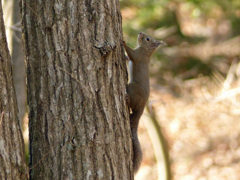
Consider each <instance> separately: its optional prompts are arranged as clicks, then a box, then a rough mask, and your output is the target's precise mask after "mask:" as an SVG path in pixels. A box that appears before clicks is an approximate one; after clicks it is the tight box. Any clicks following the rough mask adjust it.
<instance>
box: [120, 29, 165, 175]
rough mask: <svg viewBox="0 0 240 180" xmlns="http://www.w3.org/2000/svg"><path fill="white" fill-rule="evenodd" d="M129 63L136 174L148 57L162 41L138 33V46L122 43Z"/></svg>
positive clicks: (146, 83)
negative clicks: (133, 47) (132, 46)
mask: <svg viewBox="0 0 240 180" xmlns="http://www.w3.org/2000/svg"><path fill="white" fill-rule="evenodd" d="M122 44H123V46H124V48H125V50H126V52H127V55H128V57H129V59H130V61H129V73H130V82H129V83H128V85H127V94H126V101H127V104H128V106H129V108H130V109H131V110H132V113H131V114H130V124H131V131H132V139H133V140H132V141H133V153H134V157H133V170H134V173H136V172H137V171H138V169H139V167H140V164H141V161H142V150H141V145H140V143H139V140H138V135H137V128H138V123H139V119H140V117H141V116H142V113H143V111H144V107H145V105H146V103H147V100H148V97H149V91H150V87H149V73H148V72H149V68H148V64H149V61H150V57H151V55H152V54H153V52H154V51H155V50H156V48H157V47H159V46H160V45H166V43H165V42H163V41H157V40H154V39H153V38H152V37H151V36H148V35H147V34H145V33H143V32H140V33H139V35H138V46H137V48H136V49H134V50H133V49H131V48H130V47H128V46H127V45H126V43H125V41H123V42H122Z"/></svg>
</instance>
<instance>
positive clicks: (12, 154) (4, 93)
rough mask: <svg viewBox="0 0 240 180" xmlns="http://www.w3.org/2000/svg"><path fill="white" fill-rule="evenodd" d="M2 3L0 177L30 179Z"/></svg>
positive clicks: (0, 29) (0, 44) (0, 20)
mask: <svg viewBox="0 0 240 180" xmlns="http://www.w3.org/2000/svg"><path fill="white" fill-rule="evenodd" d="M2 16H3V13H2V5H1V2H0V47H1V48H0V179H7V180H13V179H21V180H22V179H27V173H26V172H27V167H26V164H25V154H24V143H23V137H22V132H21V129H20V124H19V121H18V115H17V113H18V110H17V101H16V95H15V90H14V86H13V77H12V64H11V58H10V54H9V51H8V48H7V42H6V36H5V28H4V22H3V17H2Z"/></svg>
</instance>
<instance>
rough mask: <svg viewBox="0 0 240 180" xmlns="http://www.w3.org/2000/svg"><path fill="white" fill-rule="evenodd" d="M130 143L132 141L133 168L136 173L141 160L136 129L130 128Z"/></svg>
mask: <svg viewBox="0 0 240 180" xmlns="http://www.w3.org/2000/svg"><path fill="white" fill-rule="evenodd" d="M132 139H133V141H132V143H133V170H134V174H136V173H137V171H138V169H139V167H140V165H141V162H142V150H141V145H140V143H139V140H138V135H137V129H132Z"/></svg>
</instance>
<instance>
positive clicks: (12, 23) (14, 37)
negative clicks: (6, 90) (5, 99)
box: [2, 0, 27, 123]
mask: <svg viewBox="0 0 240 180" xmlns="http://www.w3.org/2000/svg"><path fill="white" fill-rule="evenodd" d="M2 2H3V14H4V22H5V28H6V35H7V42H8V48H9V51H10V55H11V57H12V61H13V80H14V87H15V89H16V96H17V102H18V110H19V119H20V121H21V123H22V118H23V117H24V115H25V113H26V107H27V102H26V101H27V97H26V94H27V93H26V72H25V62H24V56H23V47H22V37H21V28H20V26H21V16H20V9H19V1H18V0H3V1H2Z"/></svg>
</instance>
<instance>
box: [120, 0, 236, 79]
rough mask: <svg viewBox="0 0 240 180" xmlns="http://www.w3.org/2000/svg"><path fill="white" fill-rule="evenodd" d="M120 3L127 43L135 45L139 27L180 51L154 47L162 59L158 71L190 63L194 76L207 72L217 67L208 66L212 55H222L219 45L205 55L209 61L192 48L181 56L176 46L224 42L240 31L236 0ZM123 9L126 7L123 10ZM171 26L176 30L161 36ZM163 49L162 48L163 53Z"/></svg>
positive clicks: (184, 67) (185, 67)
mask: <svg viewBox="0 0 240 180" xmlns="http://www.w3.org/2000/svg"><path fill="white" fill-rule="evenodd" d="M120 3H121V8H122V14H123V32H124V37H125V39H126V41H127V43H128V44H129V45H130V46H132V47H136V41H137V40H136V39H137V35H138V33H139V32H141V31H143V32H146V33H148V34H150V35H152V36H154V37H155V38H157V39H163V40H164V41H166V42H167V43H168V45H169V46H168V47H165V49H167V50H168V52H171V51H173V50H172V49H174V50H177V51H179V52H177V54H180V55H179V56H178V55H176V54H171V53H168V55H161V51H157V52H156V53H155V55H154V59H157V60H160V61H161V62H162V63H160V65H159V71H167V70H168V71H170V72H171V73H172V74H173V75H175V76H178V75H179V74H181V73H182V72H184V71H186V72H187V71H189V70H191V68H193V66H194V67H197V71H196V72H198V73H197V74H196V76H198V74H203V75H210V74H211V72H212V71H213V70H214V71H218V69H213V68H212V67H211V66H210V64H211V60H214V58H212V57H213V56H218V55H220V56H221V53H222V52H220V50H219V49H220V48H219V49H216V50H214V53H215V54H213V55H211V54H210V55H209V59H207V62H209V63H205V62H206V59H204V57H201V54H200V53H198V54H197V55H195V54H194V53H195V51H193V52H191V53H189V57H187V56H186V55H184V57H181V56H182V55H183V53H181V52H180V51H181V50H182V49H181V48H179V47H181V45H182V44H187V46H188V47H189V49H191V48H192V47H194V46H197V47H199V51H201V49H202V48H204V43H208V42H218V43H221V42H222V43H221V44H224V41H227V40H228V39H231V38H234V37H235V36H238V35H239V33H240V1H239V0H218V1H216V0H208V1H204V0H161V1H159V0H121V1H120ZM126 9H127V10H128V11H125V10H126ZM172 27H173V28H175V31H173V32H171V33H169V32H168V31H167V32H165V34H164V35H162V36H159V35H158V34H159V32H161V30H162V29H167V28H168V29H170V28H172ZM199 44H203V45H202V46H200V45H199ZM216 45H217V43H216ZM218 51H219V52H218ZM165 52H166V51H164V50H163V53H165ZM209 53H211V51H209ZM190 54H191V55H190ZM231 56H232V55H231ZM193 57H194V58H193ZM229 57H230V55H229V56H228V55H226V54H225V55H224V57H223V59H225V60H226V59H228V58H229ZM183 58H184V59H187V60H186V61H184V63H182V64H181V63H177V64H178V66H176V67H174V69H171V67H173V66H172V63H173V62H178V61H179V59H183ZM186 62H187V63H186ZM229 63H231V61H230V62H229ZM158 64H159V63H158ZM228 65H229V64H226V66H228ZM166 67H168V68H166ZM215 68H217V66H216V67H215ZM226 73H227V72H226ZM192 78H194V77H192Z"/></svg>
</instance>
